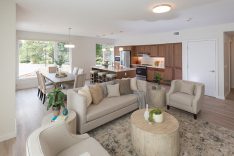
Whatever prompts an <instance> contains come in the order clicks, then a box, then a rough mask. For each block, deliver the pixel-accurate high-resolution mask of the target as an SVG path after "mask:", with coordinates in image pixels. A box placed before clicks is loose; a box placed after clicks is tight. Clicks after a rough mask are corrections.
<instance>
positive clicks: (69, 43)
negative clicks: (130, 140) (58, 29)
mask: <svg viewBox="0 0 234 156" xmlns="http://www.w3.org/2000/svg"><path fill="white" fill-rule="evenodd" d="M71 29H72V28H68V33H69V39H68V43H67V44H65V45H64V47H65V48H75V45H74V44H72V43H71V42H70V35H71Z"/></svg>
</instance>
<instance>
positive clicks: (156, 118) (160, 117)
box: [153, 113, 163, 123]
mask: <svg viewBox="0 0 234 156" xmlns="http://www.w3.org/2000/svg"><path fill="white" fill-rule="evenodd" d="M153 118H154V122H156V123H162V122H163V113H161V114H158V115H156V114H154V115H153Z"/></svg>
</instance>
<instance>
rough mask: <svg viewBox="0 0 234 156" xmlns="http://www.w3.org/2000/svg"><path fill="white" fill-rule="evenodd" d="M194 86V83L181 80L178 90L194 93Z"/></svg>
mask: <svg viewBox="0 0 234 156" xmlns="http://www.w3.org/2000/svg"><path fill="white" fill-rule="evenodd" d="M194 88H195V86H194V84H192V83H185V82H182V83H181V87H180V92H182V93H186V94H189V95H194Z"/></svg>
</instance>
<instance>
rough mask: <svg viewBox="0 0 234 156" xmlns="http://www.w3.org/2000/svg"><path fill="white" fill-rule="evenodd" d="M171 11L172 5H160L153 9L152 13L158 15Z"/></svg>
mask: <svg viewBox="0 0 234 156" xmlns="http://www.w3.org/2000/svg"><path fill="white" fill-rule="evenodd" d="M170 10H171V5H169V4H160V5H157V6H155V7H154V8H153V9H152V11H153V12H154V13H157V14H161V13H165V12H169V11H170Z"/></svg>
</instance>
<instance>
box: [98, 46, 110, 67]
mask: <svg viewBox="0 0 234 156" xmlns="http://www.w3.org/2000/svg"><path fill="white" fill-rule="evenodd" d="M104 61H108V62H109V65H112V63H113V62H114V48H113V46H111V45H101V44H96V64H97V65H102V64H103V63H104Z"/></svg>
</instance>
